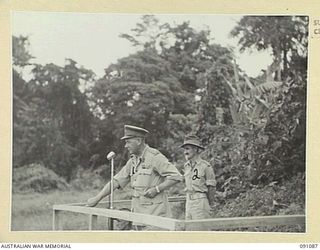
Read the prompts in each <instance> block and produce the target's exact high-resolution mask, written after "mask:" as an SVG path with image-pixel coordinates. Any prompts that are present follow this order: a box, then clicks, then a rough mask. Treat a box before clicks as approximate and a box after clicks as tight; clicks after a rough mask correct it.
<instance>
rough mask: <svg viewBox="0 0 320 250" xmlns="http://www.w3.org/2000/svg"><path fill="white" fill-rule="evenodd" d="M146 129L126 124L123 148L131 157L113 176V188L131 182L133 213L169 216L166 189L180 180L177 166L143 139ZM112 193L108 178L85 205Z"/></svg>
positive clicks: (137, 227)
mask: <svg viewBox="0 0 320 250" xmlns="http://www.w3.org/2000/svg"><path fill="white" fill-rule="evenodd" d="M148 133H149V131H148V130H146V129H144V128H140V127H136V126H131V125H125V126H124V136H123V137H122V138H121V140H124V141H125V148H126V149H127V150H128V151H129V153H130V155H131V157H130V159H129V160H128V161H127V163H126V165H125V166H124V167H123V168H122V169H121V170H120V171H119V173H117V174H116V175H115V177H114V184H115V185H114V188H115V189H116V188H124V187H125V186H126V185H127V184H128V183H131V187H132V189H133V197H132V202H131V206H132V211H133V212H135V213H143V214H150V215H156V216H164V217H171V210H170V206H169V201H168V195H167V193H166V190H167V189H168V188H169V187H171V186H172V185H174V184H176V183H177V182H179V181H182V180H183V177H182V176H181V174H180V173H179V171H178V170H177V168H176V167H175V166H174V165H173V164H171V163H170V162H169V161H168V159H167V158H166V157H165V156H164V155H163V154H162V153H160V151H158V150H157V149H154V148H151V147H150V146H148V145H147V144H146V142H145V138H146V136H147V134H148ZM110 193H111V186H110V182H109V183H108V184H107V185H105V187H104V188H103V189H102V190H101V191H100V192H99V193H98V194H97V195H96V196H95V197H93V198H90V199H89V200H88V201H87V205H88V206H95V205H97V204H98V203H99V202H100V200H101V199H103V198H104V197H105V196H107V195H109V194H110ZM134 228H135V229H137V230H157V231H158V230H161V229H159V228H155V227H151V226H147V225H143V224H135V225H134Z"/></svg>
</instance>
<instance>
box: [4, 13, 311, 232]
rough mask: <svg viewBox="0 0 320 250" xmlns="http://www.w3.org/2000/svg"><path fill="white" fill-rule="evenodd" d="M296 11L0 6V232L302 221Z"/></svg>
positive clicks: (246, 227)
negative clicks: (1, 171) (3, 14)
mask: <svg viewBox="0 0 320 250" xmlns="http://www.w3.org/2000/svg"><path fill="white" fill-rule="evenodd" d="M309 22H310V19H309V16H308V15H301V14H297V15H292V14H290V15H284V14H283V15H279V14H277V15H275V14H273V15H271V14H270V15H269V14H268V15H266V14H255V15H253V14H248V15H243V14H241V15H239V14H157V13H151V12H150V13H147V14H146V13H141V14H130V13H128V14H126V13H89V12H54V11H52V12H49V11H47V12H46V11H13V12H11V37H12V38H11V39H12V40H11V46H12V53H11V56H12V61H11V62H12V166H11V204H10V208H11V211H10V216H9V217H10V231H11V232H20V231H23V232H29V231H35V232H38V231H40V232H48V231H49V232H57V231H67V232H79V231H81V232H82V231H85V232H90V233H95V232H100V233H101V232H104V231H108V232H109V231H116V232H120V233H121V232H127V233H133V232H135V231H140V232H144V231H153V232H157V233H159V234H161V233H162V232H163V231H179V232H185V231H192V232H203V231H206V232H209V233H212V234H215V233H221V232H229V233H230V232H237V233H240V232H241V233H243V232H246V233H248V232H250V233H251V232H254V233H257V235H259V234H266V233H286V234H296V235H302V234H305V233H306V232H307V230H306V227H307V226H308V224H307V223H308V220H307V216H306V209H307V207H308V204H307V203H306V196H307V192H306V190H307V189H306V171H307V166H306V128H307V122H306V120H307V119H306V113H307V86H308V84H307V83H308V41H309ZM120 235H121V234H120ZM120 237H121V236H120Z"/></svg>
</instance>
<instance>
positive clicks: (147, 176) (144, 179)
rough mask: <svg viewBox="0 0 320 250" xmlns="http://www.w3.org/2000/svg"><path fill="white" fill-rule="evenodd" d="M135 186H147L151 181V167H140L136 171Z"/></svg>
mask: <svg viewBox="0 0 320 250" xmlns="http://www.w3.org/2000/svg"><path fill="white" fill-rule="evenodd" d="M137 174H138V175H137V181H136V183H137V186H139V187H149V185H150V183H151V175H152V169H151V168H141V169H139V171H138V173H137Z"/></svg>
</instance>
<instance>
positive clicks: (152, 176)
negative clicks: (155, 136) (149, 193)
mask: <svg viewBox="0 0 320 250" xmlns="http://www.w3.org/2000/svg"><path fill="white" fill-rule="evenodd" d="M165 179H170V180H177V181H181V180H182V176H181V174H180V173H179V171H178V170H177V168H176V167H175V166H174V165H173V164H171V163H170V162H169V161H168V159H167V158H166V157H165V156H164V155H163V154H161V153H160V152H159V151H158V150H157V149H154V148H151V147H149V146H148V145H147V146H146V148H145V149H144V151H143V153H142V155H141V156H140V157H137V156H134V155H133V156H132V157H131V158H130V159H129V160H128V162H127V163H126V165H125V166H124V167H123V168H122V169H121V170H120V172H119V173H118V174H117V175H115V177H114V180H115V181H117V182H118V183H119V185H120V187H122V188H123V187H125V186H126V185H127V184H128V183H129V182H131V186H132V188H133V201H132V208H133V211H134V212H138V213H146V214H153V215H159V216H169V214H168V213H167V212H168V211H169V208H168V202H167V195H166V194H165V192H161V193H160V194H158V195H156V196H155V197H154V198H147V197H145V196H144V195H143V193H144V191H145V190H146V189H147V188H149V187H155V186H157V185H159V184H161V183H162V182H164V180H165ZM157 204H159V206H160V204H162V206H164V207H163V209H159V208H155V207H151V206H152V205H157ZM148 205H150V206H149V207H148Z"/></svg>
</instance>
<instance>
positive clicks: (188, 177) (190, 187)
mask: <svg viewBox="0 0 320 250" xmlns="http://www.w3.org/2000/svg"><path fill="white" fill-rule="evenodd" d="M184 167H185V174H184V176H185V182H186V191H187V192H188V193H195V192H201V193H206V192H208V186H215V185H216V180H215V175H214V172H213V169H212V167H211V166H210V163H209V162H207V161H205V160H202V159H201V158H200V157H199V158H198V159H196V160H195V161H194V162H193V163H192V165H191V162H190V161H187V162H186V164H185V165H184Z"/></svg>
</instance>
